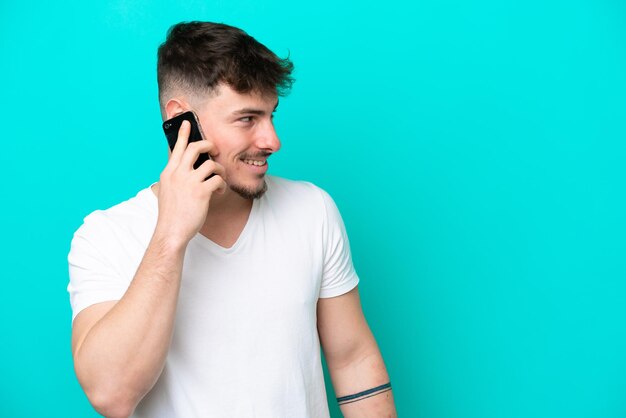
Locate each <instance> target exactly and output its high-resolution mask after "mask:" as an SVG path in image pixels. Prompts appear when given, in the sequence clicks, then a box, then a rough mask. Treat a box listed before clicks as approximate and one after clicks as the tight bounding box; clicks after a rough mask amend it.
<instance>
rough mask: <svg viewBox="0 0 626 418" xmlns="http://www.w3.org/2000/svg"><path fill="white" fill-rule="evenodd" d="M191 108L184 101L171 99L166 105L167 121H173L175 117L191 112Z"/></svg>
mask: <svg viewBox="0 0 626 418" xmlns="http://www.w3.org/2000/svg"><path fill="white" fill-rule="evenodd" d="M189 109H190V107H189V105H188V104H187V102H185V101H184V100H183V99H180V98H176V99H169V100H168V101H167V103H166V104H165V109H164V110H165V115H164V116H165V120H167V119H172V118H173V117H174V116H178V115H180V114H181V113H184V112H186V111H187V110H189Z"/></svg>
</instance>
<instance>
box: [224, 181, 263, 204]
mask: <svg viewBox="0 0 626 418" xmlns="http://www.w3.org/2000/svg"><path fill="white" fill-rule="evenodd" d="M228 187H229V188H230V190H232V191H233V192H235V193H237V194H238V195H239V196H241V197H243V198H244V199H250V200H252V199H258V198H260V197H261V196H263V195H264V194H265V192H266V191H267V183H266V182H265V179H263V180H261V184H260V185H258V186H256V187H251V186H247V185H243V184H231V185H229V186H228Z"/></svg>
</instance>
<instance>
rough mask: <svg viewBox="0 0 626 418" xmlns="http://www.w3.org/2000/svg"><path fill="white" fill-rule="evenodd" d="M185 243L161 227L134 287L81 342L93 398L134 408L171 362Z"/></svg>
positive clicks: (80, 371)
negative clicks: (165, 234)
mask: <svg viewBox="0 0 626 418" xmlns="http://www.w3.org/2000/svg"><path fill="white" fill-rule="evenodd" d="M184 249H185V246H183V245H177V244H174V243H170V242H168V241H167V240H166V239H164V238H162V236H161V235H159V234H158V233H156V232H155V234H154V236H153V237H152V240H151V242H150V244H149V245H148V248H147V250H146V253H145V255H144V257H143V259H142V261H141V263H140V265H139V267H138V269H137V272H136V274H135V277H134V278H133V280H132V282H131V284H130V286H129V288H128V290H127V291H126V293H125V294H124V296H123V297H122V299H120V300H119V301H118V302H117V303H116V304H115V306H113V308H111V310H110V311H109V312H107V314H106V315H104V316H103V317H102V319H100V320H99V321H98V322H97V323H96V324H95V325H94V326H93V327H92V328H91V330H90V331H89V332H88V333H87V334H86V336H85V337H84V339H83V341H82V342H78V343H77V344H76V347H75V350H74V362H75V368H76V374H77V376H78V379H79V381H80V383H81V385H82V386H83V389H84V390H85V393H86V394H87V395H88V397H89V399H90V401H92V403H93V404H94V406H95V407H96V408H97V407H98V405H105V407H106V405H110V404H113V405H124V407H122V408H121V409H122V410H131V412H132V409H134V407H135V406H136V405H137V403H138V402H139V401H140V400H141V398H143V396H144V395H145V394H146V393H147V392H148V391H149V390H150V389H151V388H152V386H153V385H154V383H155V382H156V380H157V379H158V377H159V375H160V373H161V371H162V369H163V364H164V362H165V357H166V355H167V351H168V349H169V344H170V341H171V337H172V330H173V324H174V318H175V312H176V304H177V300H178V292H179V287H180V277H181V272H182V264H183V258H184Z"/></svg>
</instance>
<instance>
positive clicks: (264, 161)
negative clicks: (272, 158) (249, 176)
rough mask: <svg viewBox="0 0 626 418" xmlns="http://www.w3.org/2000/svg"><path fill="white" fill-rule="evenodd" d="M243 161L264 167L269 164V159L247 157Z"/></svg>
mask: <svg viewBox="0 0 626 418" xmlns="http://www.w3.org/2000/svg"><path fill="white" fill-rule="evenodd" d="M241 161H242V162H243V163H244V164H248V165H253V166H256V167H263V166H264V165H267V160H266V159H262V160H253V159H250V158H246V159H241Z"/></svg>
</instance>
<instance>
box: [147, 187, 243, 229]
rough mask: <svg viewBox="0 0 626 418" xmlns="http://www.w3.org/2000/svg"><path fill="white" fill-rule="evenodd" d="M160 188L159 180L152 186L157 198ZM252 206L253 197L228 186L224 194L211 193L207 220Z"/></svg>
mask: <svg viewBox="0 0 626 418" xmlns="http://www.w3.org/2000/svg"><path fill="white" fill-rule="evenodd" d="M160 188H161V183H160V182H157V183H156V184H154V185H153V186H152V192H153V193H154V194H155V195H156V196H157V198H158V197H159V190H160ZM251 207H252V199H244V198H243V197H241V196H239V194H237V193H235V192H233V191H232V190H230V189H228V188H227V189H226V192H224V194H219V193H213V194H212V195H211V201H210V203H209V212H208V213H207V220H208V219H209V218H223V217H227V216H228V215H229V214H232V215H237V214H239V213H241V212H242V211H249V210H250V208H251Z"/></svg>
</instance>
